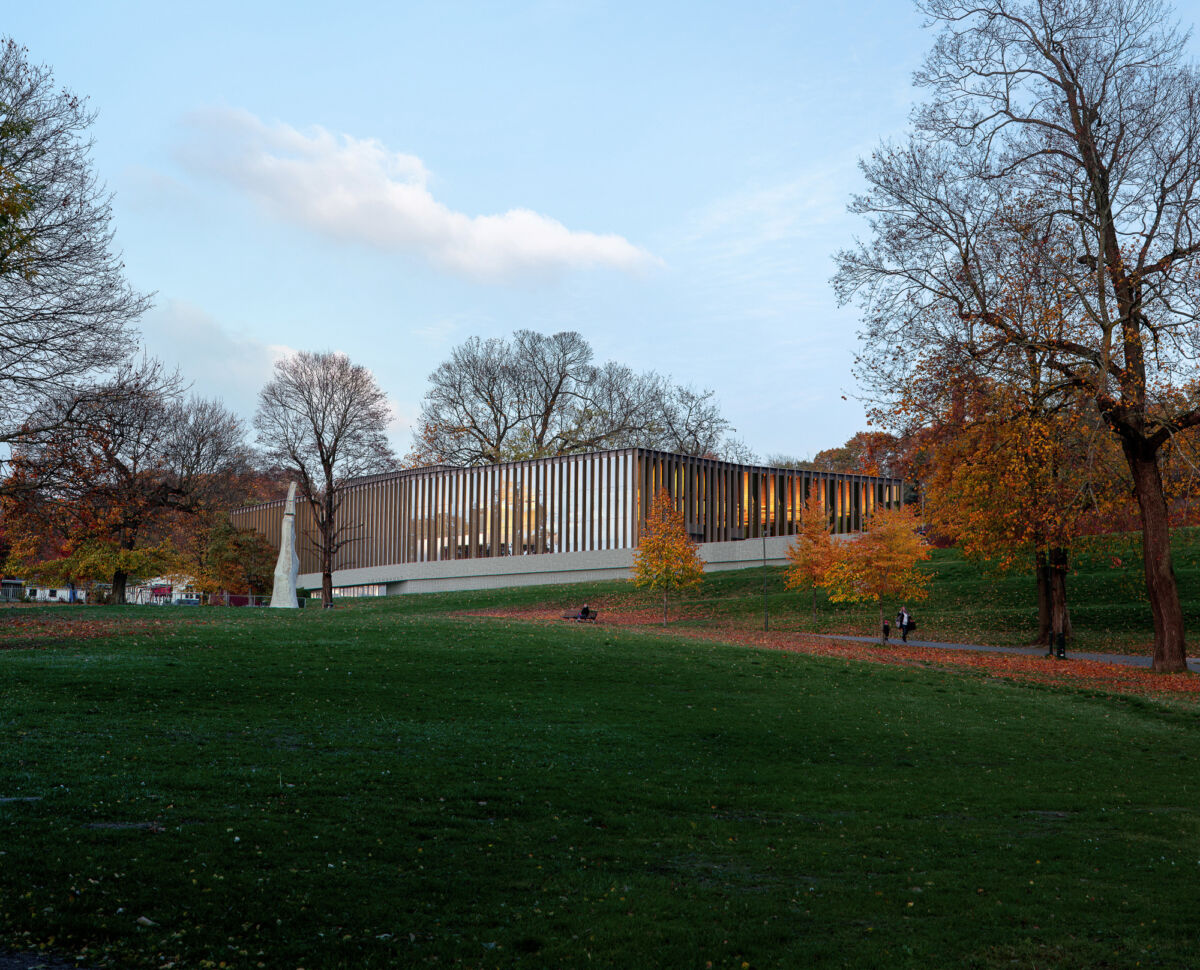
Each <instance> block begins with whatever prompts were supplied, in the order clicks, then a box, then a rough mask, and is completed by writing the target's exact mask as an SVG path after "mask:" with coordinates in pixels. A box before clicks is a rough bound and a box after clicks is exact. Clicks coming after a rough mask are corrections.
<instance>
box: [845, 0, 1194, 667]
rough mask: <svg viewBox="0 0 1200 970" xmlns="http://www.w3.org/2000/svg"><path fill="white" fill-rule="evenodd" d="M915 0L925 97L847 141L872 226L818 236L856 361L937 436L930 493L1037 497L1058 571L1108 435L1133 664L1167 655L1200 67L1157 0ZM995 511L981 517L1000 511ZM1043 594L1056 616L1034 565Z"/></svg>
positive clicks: (888, 399)
mask: <svg viewBox="0 0 1200 970" xmlns="http://www.w3.org/2000/svg"><path fill="white" fill-rule="evenodd" d="M917 6H918V8H919V9H920V10H921V11H922V12H923V13H924V14H925V15H926V16H927V17H928V19H929V21H930V22H931V24H933V25H935V26H937V27H939V28H940V33H939V34H938V37H937V40H936V41H935V43H934V46H933V48H932V50H931V51H930V53H929V55H928V57H927V58H926V61H925V64H924V66H923V67H922V69H921V70H919V71H918V72H917V74H916V83H917V84H918V85H919V86H921V87H923V88H924V89H925V90H926V91H927V92H928V99H927V100H926V101H925V102H924V103H923V104H922V105H920V106H919V107H918V108H917V109H916V112H915V114H914V118H913V130H912V133H911V134H910V136H909V137H908V138H907V139H906V140H905V141H904V142H903V143H900V144H886V145H883V146H881V147H880V148H879V149H878V150H877V151H876V152H875V153H874V154H873V155H872V156H871V158H869V159H867V160H865V161H863V162H862V164H861V167H862V171H863V174H864V176H865V179H866V182H867V189H866V191H865V192H864V193H863V194H862V195H860V196H858V197H856V198H855V199H854V201H853V204H852V211H855V212H857V213H859V214H861V215H863V216H864V217H866V219H867V220H868V224H869V233H868V236H867V238H866V239H865V240H864V241H862V242H861V243H859V244H858V245H856V246H854V247H853V248H850V249H847V250H845V251H843V252H841V253H839V254H838V263H839V269H838V273H837V276H836V277H835V285H836V288H837V290H838V293H839V295H840V296H841V298H842V299H843V300H847V301H849V300H857V301H858V302H859V305H860V307H861V309H862V312H863V329H862V334H861V336H862V340H863V345H864V350H865V353H864V361H867V362H869V366H864V367H863V368H862V370H861V372H860V374H859V377H860V381H861V382H862V384H863V385H864V386H865V387H867V388H868V389H869V392H870V393H872V394H873V396H874V397H875V399H876V400H877V401H878V402H879V403H880V409H879V412H878V413H879V416H880V417H881V419H882V420H883V421H885V422H887V423H889V424H890V425H892V426H893V429H894V430H897V431H899V432H902V433H904V434H907V435H909V436H919V435H922V434H924V435H926V436H927V437H928V438H929V439H930V440H931V441H933V442H936V443H937V444H938V446H939V447H940V449H941V450H940V451H938V450H936V449H935V451H934V453H935V454H938V455H939V458H938V461H937V464H938V465H939V466H940V470H939V471H938V472H937V473H936V475H937V477H938V482H939V484H938V487H939V488H940V489H941V491H942V493H943V494H944V495H945V496H946V498H947V501H946V503H945V504H946V505H947V507H948V506H949V504H950V503H951V502H952V501H953V498H952V495H954V494H961V493H962V492H964V491H969V490H971V489H981V490H983V491H985V492H986V491H988V490H995V489H1000V488H1002V489H1005V490H1007V489H1012V490H1013V491H1014V492H1016V493H1021V494H1028V495H1029V496H1031V501H1030V503H1029V504H1028V505H1026V506H1025V507H1024V508H1025V510H1028V508H1031V507H1032V508H1035V509H1040V510H1043V511H1044V514H1039V515H1036V516H1034V519H1033V521H1030V522H1029V523H1028V524H1027V528H1025V532H1026V534H1027V538H1028V540H1029V542H1030V543H1031V544H1032V545H1034V546H1035V547H1036V548H1037V549H1038V550H1039V553H1040V555H1042V556H1043V557H1044V562H1043V565H1045V566H1046V567H1048V568H1049V569H1051V571H1052V572H1054V573H1056V574H1057V575H1059V576H1061V575H1063V573H1064V567H1065V562H1064V559H1065V554H1066V550H1067V549H1068V548H1069V541H1068V540H1069V538H1070V537H1071V536H1072V535H1076V534H1078V530H1079V527H1080V525H1081V523H1082V522H1083V521H1084V519H1086V517H1087V516H1089V515H1092V516H1094V515H1096V514H1097V513H1100V512H1102V511H1103V510H1104V509H1105V508H1106V506H1107V504H1108V502H1109V496H1108V494H1107V491H1108V488H1107V485H1106V484H1105V483H1104V477H1105V476H1104V475H1103V474H1096V475H1093V474H1091V471H1092V470H1100V469H1101V468H1102V467H1103V466H1104V465H1105V463H1107V462H1108V461H1109V460H1110V459H1111V458H1112V457H1117V458H1118V460H1119V461H1120V463H1121V464H1122V465H1123V466H1124V468H1123V477H1124V479H1125V481H1127V482H1128V484H1129V489H1130V490H1131V492H1132V495H1133V498H1134V500H1135V502H1136V506H1137V513H1138V519H1139V523H1140V526H1141V535H1142V540H1143V560H1144V563H1145V579H1146V588H1147V593H1148V597H1149V600H1150V607H1151V611H1152V614H1153V618H1154V630H1155V643H1154V667H1155V669H1156V670H1162V671H1182V670H1185V669H1186V653H1185V636H1184V624H1183V615H1182V611H1181V608H1180V600H1179V594H1178V589H1177V586H1176V581H1175V573H1174V569H1173V567H1172V560H1171V548H1170V525H1171V515H1172V505H1173V503H1172V497H1171V494H1170V488H1169V485H1170V483H1169V480H1167V481H1165V480H1164V461H1165V458H1166V456H1168V454H1169V452H1170V451H1171V449H1172V447H1173V445H1174V444H1176V443H1178V442H1179V440H1180V437H1181V436H1182V435H1185V433H1186V432H1187V431H1188V430H1189V429H1191V428H1195V427H1197V426H1200V382H1198V380H1197V373H1198V371H1197V364H1198V363H1200V327H1198V314H1200V303H1198V301H1197V297H1198V296H1200V289H1198V285H1200V272H1198V271H1200V222H1198V220H1200V71H1198V70H1197V69H1196V68H1195V67H1194V66H1193V65H1191V64H1189V63H1186V62H1185V61H1184V59H1183V57H1184V43H1185V40H1186V36H1187V35H1186V34H1185V33H1184V32H1183V31H1181V30H1180V29H1179V27H1178V25H1177V23H1176V21H1175V20H1174V17H1173V14H1172V11H1171V10H1170V8H1169V7H1168V6H1167V5H1166V4H1164V3H1162V2H1160V0H980V2H976V0H971V2H962V0H918V3H917ZM934 375H937V377H935V376H934ZM997 451H999V452H1001V453H1003V452H1005V451H1008V452H1010V453H1011V454H1012V456H1013V460H1012V462H1010V463H1009V464H1008V466H1007V467H1000V466H999V465H997V463H996V462H994V461H992V460H991V456H994V455H995V454H996V452H997ZM971 466H974V467H971ZM987 468H990V469H992V470H993V471H997V470H998V471H999V472H1000V475H999V476H995V477H993V478H990V477H989V474H988V473H987V472H986V471H984V469H987ZM997 478H998V479H999V480H996V479H997ZM1009 494H1013V493H1009ZM991 508H992V511H993V512H999V510H1000V509H1002V508H1003V502H998V503H994V504H992V505H991ZM993 519H994V520H995V521H993V522H989V523H987V524H986V525H985V527H984V528H983V529H982V530H981V531H980V532H979V534H980V535H982V534H983V533H986V532H987V531H988V530H989V529H991V530H992V531H993V532H1008V533H1010V534H1011V533H1012V532H1013V528H1012V523H1008V524H1005V523H1004V522H1003V521H1002V520H1003V516H1002V515H996V516H993ZM1018 531H1020V530H1018ZM1050 600H1051V603H1052V608H1051V612H1052V614H1053V621H1052V622H1053V626H1054V632H1055V633H1056V634H1058V635H1061V634H1062V633H1063V632H1064V624H1065V609H1064V606H1063V603H1062V602H1060V601H1061V595H1060V594H1059V592H1056V586H1055V585H1053V584H1052V586H1051V590H1050Z"/></svg>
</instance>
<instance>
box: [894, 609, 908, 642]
mask: <svg viewBox="0 0 1200 970" xmlns="http://www.w3.org/2000/svg"><path fill="white" fill-rule="evenodd" d="M910 623H912V617H911V616H909V615H908V607H907V606H901V607H900V612H899V613H897V614H896V626H898V627H900V639H901V640H903V641H904V642H905V643H908V626H909V624H910Z"/></svg>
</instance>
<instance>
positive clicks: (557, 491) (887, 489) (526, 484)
mask: <svg viewBox="0 0 1200 970" xmlns="http://www.w3.org/2000/svg"><path fill="white" fill-rule="evenodd" d="M660 488H666V489H667V490H668V491H669V492H670V494H671V495H672V496H673V497H674V498H675V501H676V504H677V506H678V508H679V509H680V510H681V511H682V512H683V513H684V517H685V520H686V522H687V528H688V532H689V533H690V534H691V535H692V538H694V539H695V540H696V541H697V542H724V541H730V540H735V539H757V538H759V537H761V536H763V535H767V536H780V535H792V534H794V533H795V532H796V530H797V526H798V522H799V519H800V510H801V507H802V506H803V504H804V502H805V500H806V499H807V497H808V496H809V495H810V494H813V493H814V492H815V494H816V495H817V496H818V499H819V500H820V501H821V502H823V503H824V506H825V509H826V510H827V512H828V515H829V520H830V525H831V527H832V528H833V530H834V531H835V532H837V533H845V532H855V531H858V530H859V529H861V527H862V522H863V518H864V516H865V515H868V514H869V513H870V512H871V510H872V509H874V508H875V507H876V506H898V505H899V504H900V496H901V488H900V481H899V480H898V479H888V478H874V477H871V476H866V475H843V474H838V473H833V472H816V471H802V470H797V469H784V468H769V467H765V466H757V465H737V464H733V463H730V462H723V461H717V460H715V459H709V458H694V457H691V456H688V455H672V454H667V453H665V452H659V451H650V450H647V449H643V448H627V449H622V450H619V451H601V452H591V453H588V454H579V455H564V456H562V457H559V458H543V459H535V460H530V461H519V462H508V463H506V464H502V465H486V466H478V467H471V468H455V467H451V466H447V465H434V466H430V467H428V468H415V469H410V470H406V471H400V472H393V473H390V474H386V475H374V476H369V477H367V478H362V479H358V480H356V481H354V482H352V483H350V485H349V486H348V487H347V488H346V489H345V491H344V492H343V494H342V501H341V505H340V507H339V509H338V512H337V520H338V523H339V527H340V529H341V530H342V532H343V536H344V538H345V540H346V542H345V545H344V546H343V547H342V549H341V550H340V551H339V553H338V555H337V557H336V558H335V561H334V568H335V570H340V569H358V568H364V567H372V566H385V565H388V564H392V563H418V562H440V561H443V560H455V559H478V558H488V557H494V556H529V555H544V554H547V553H560V552H588V551H593V550H604V549H627V548H633V547H635V546H636V545H637V544H638V535H639V531H640V526H641V523H642V522H643V521H644V520H645V516H646V514H647V512H648V511H649V508H650V499H651V497H652V496H653V495H654V494H655V492H657V491H658V490H659V489H660ZM282 517H283V502H282V500H281V501H278V502H268V503H266V504H264V505H256V506H251V507H248V508H243V509H238V510H237V511H236V512H234V513H233V515H232V518H233V522H234V524H235V525H237V526H239V527H242V528H254V529H257V530H258V531H260V532H262V533H264V534H265V535H266V536H267V537H268V538H269V539H270V540H271V541H272V542H274V543H275V544H276V545H278V543H279V527H280V523H281V521H282ZM296 520H297V522H296V526H297V537H298V539H299V542H298V546H299V552H300V570H301V572H305V573H313V572H317V571H319V569H320V566H319V564H318V560H317V554H316V549H315V546H314V543H313V542H312V539H311V537H312V536H314V535H315V530H314V528H313V519H312V513H311V511H310V510H309V509H308V507H307V505H306V503H304V502H297V503H296Z"/></svg>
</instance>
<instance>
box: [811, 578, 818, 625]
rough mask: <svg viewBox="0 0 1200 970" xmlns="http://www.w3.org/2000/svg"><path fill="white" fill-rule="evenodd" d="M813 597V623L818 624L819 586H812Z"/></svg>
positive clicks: (814, 584)
mask: <svg viewBox="0 0 1200 970" xmlns="http://www.w3.org/2000/svg"><path fill="white" fill-rule="evenodd" d="M812 597H813V622H814V623H816V620H817V584H816V583H813V584H812Z"/></svg>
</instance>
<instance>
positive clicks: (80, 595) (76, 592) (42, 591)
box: [28, 583, 88, 603]
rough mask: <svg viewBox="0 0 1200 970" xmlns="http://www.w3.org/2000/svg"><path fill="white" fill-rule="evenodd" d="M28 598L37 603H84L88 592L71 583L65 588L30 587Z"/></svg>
mask: <svg viewBox="0 0 1200 970" xmlns="http://www.w3.org/2000/svg"><path fill="white" fill-rule="evenodd" d="M28 592H29V598H30V599H33V600H35V601H37V602H38V603H86V602H87V601H88V591H87V590H86V589H80V588H79V587H78V586H75V585H74V584H72V583H68V584H67V585H65V586H30V587H28Z"/></svg>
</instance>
